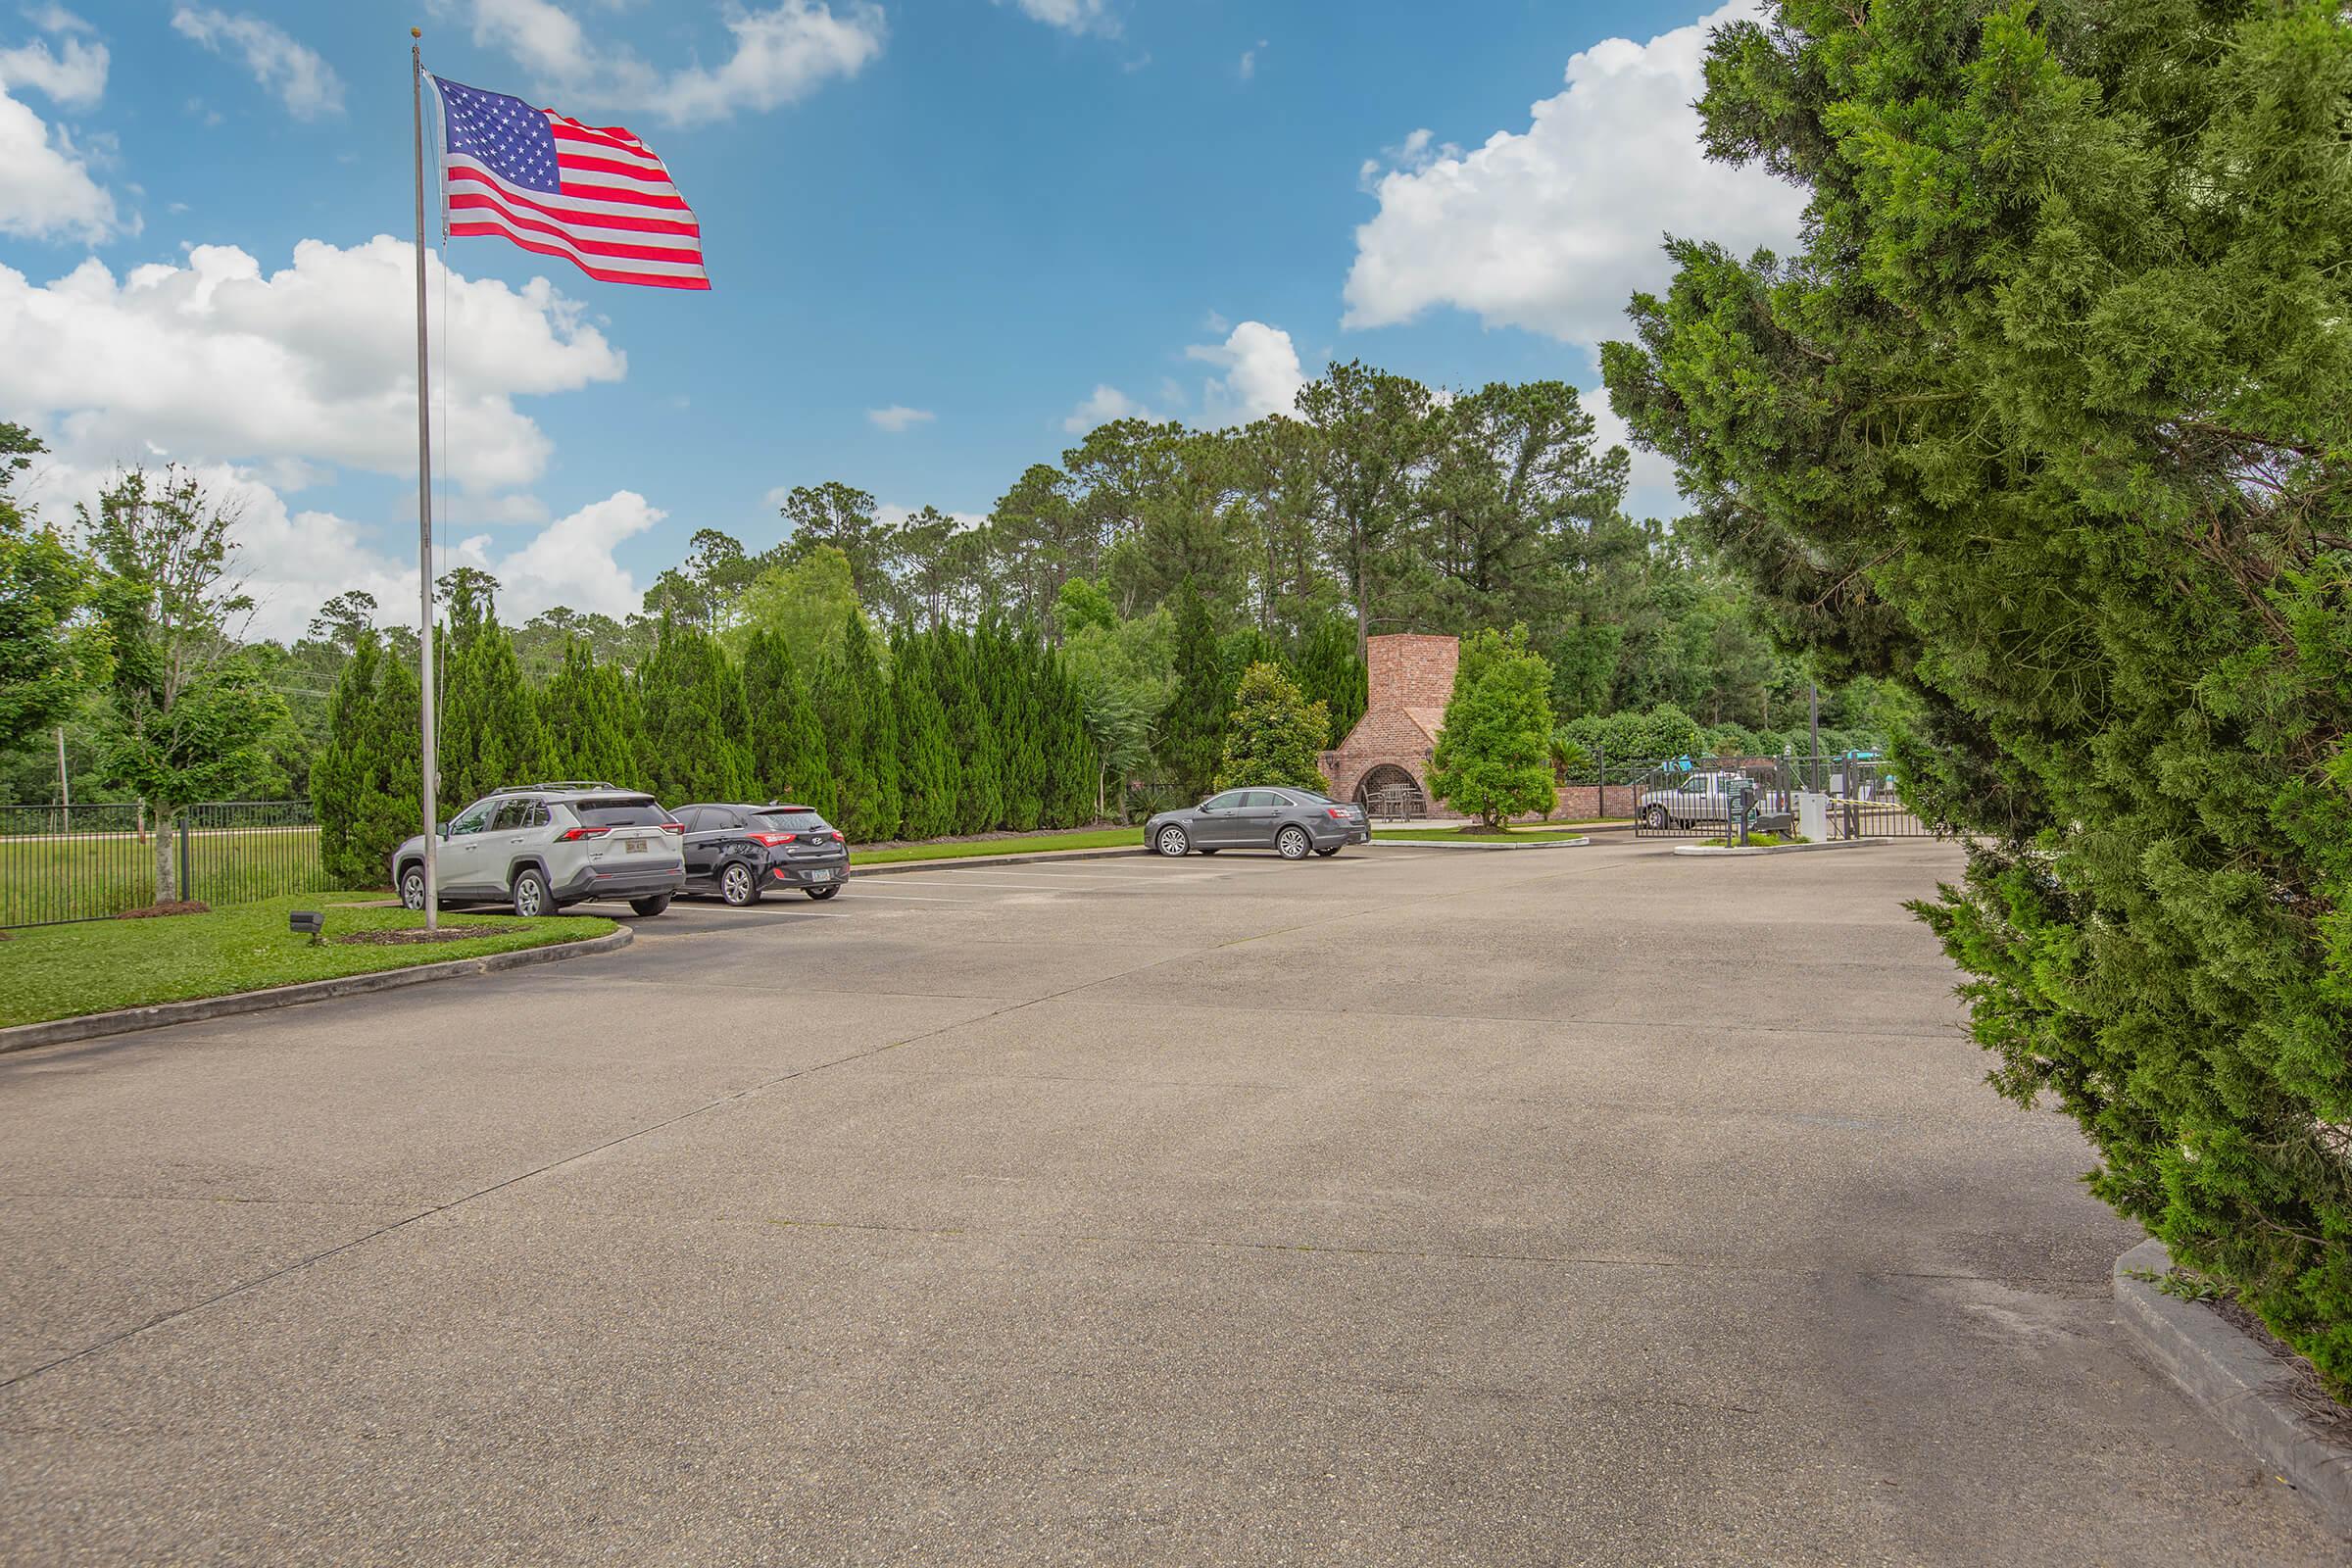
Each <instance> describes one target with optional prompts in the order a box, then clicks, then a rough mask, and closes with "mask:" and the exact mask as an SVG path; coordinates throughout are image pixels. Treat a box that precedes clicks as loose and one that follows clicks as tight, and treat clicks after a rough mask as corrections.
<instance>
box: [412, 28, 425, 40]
mask: <svg viewBox="0 0 2352 1568" xmlns="http://www.w3.org/2000/svg"><path fill="white" fill-rule="evenodd" d="M409 36H410V37H412V38H421V37H423V36H424V29H423V28H422V27H411V28H410V29H409Z"/></svg>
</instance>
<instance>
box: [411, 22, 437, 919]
mask: <svg viewBox="0 0 2352 1568" xmlns="http://www.w3.org/2000/svg"><path fill="white" fill-rule="evenodd" d="M409 36H410V38H412V39H417V38H421V37H423V36H424V34H423V33H422V32H421V31H420V30H419V29H417V28H416V27H411V28H410V29H409ZM409 94H410V107H411V109H412V111H413V113H414V123H415V128H416V132H417V690H418V692H419V693H421V694H422V696H423V702H422V704H421V705H420V708H419V711H420V713H421V715H422V717H421V724H422V729H423V741H424V749H423V752H422V754H421V755H422V758H423V763H424V765H423V766H422V767H421V768H420V769H418V771H419V773H420V774H421V775H422V778H423V792H422V793H423V796H424V928H425V929H426V930H427V931H431V930H434V929H436V928H437V927H438V926H439V925H440V921H441V874H440V869H439V867H438V865H437V863H436V862H437V861H438V859H439V856H438V853H437V852H438V851H439V849H440V846H441V827H440V823H439V821H438V820H437V819H436V814H435V811H434V806H433V801H434V797H435V796H437V795H439V794H440V793H441V791H440V780H439V778H438V777H437V776H436V767H435V764H436V762H437V761H438V759H436V758H435V757H434V755H433V421H432V417H431V415H430V413H428V412H427V411H429V410H430V409H431V407H432V403H431V399H430V398H429V397H428V396H427V391H426V380H425V377H426V374H427V370H426V368H425V359H424V341H425V339H424V53H423V48H422V46H421V45H420V44H417V43H414V42H412V43H411V44H410V45H409Z"/></svg>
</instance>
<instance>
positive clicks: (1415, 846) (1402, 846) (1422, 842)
mask: <svg viewBox="0 0 2352 1568" xmlns="http://www.w3.org/2000/svg"><path fill="white" fill-rule="evenodd" d="M1592 842H1593V841H1592V840H1591V839H1589V838H1585V837H1583V836H1581V835H1580V836H1578V837H1576V838H1572V839H1530V840H1529V841H1528V842H1527V843H1525V844H1474V843H1471V842H1469V841H1468V840H1463V839H1454V840H1446V839H1384V838H1382V837H1381V836H1380V835H1379V834H1378V833H1375V834H1373V835H1372V843H1371V844H1370V845H1368V846H1366V848H1377V847H1378V846H1380V845H1384V844H1385V845H1387V846H1388V847H1389V848H1391V849H1395V850H1580V849H1583V848H1584V847H1585V846H1586V845H1588V844H1590V843H1592Z"/></svg>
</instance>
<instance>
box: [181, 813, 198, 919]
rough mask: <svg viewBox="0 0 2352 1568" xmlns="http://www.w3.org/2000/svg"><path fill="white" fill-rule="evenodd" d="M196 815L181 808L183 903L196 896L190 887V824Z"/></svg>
mask: <svg viewBox="0 0 2352 1568" xmlns="http://www.w3.org/2000/svg"><path fill="white" fill-rule="evenodd" d="M194 815H195V813H194V812H192V811H190V810H189V809H187V808H186V807H184V806H183V807H181V808H180V809H179V897H180V899H181V901H182V902H183V903H184V902H185V901H187V900H189V899H192V898H194V897H195V896H196V894H195V890H194V889H192V888H190V887H189V886H188V824H189V822H190V821H192V820H193V819H194Z"/></svg>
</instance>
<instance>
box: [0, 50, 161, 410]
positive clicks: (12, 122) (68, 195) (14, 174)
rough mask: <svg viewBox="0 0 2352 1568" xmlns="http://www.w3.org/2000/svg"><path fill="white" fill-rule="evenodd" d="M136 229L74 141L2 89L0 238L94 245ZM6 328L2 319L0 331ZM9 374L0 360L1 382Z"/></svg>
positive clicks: (0, 91)
mask: <svg viewBox="0 0 2352 1568" xmlns="http://www.w3.org/2000/svg"><path fill="white" fill-rule="evenodd" d="M138 231H139V221H138V219H137V218H136V217H132V218H130V219H127V220H125V219H124V218H123V216H122V215H121V214H120V213H118V212H117V211H116V209H115V198H114V196H113V194H112V193H111V192H109V191H108V190H107V188H106V187H105V186H104V185H101V184H99V183H98V181H96V180H95V179H92V178H91V177H90V161H89V156H88V155H87V154H85V153H83V152H82V151H81V150H80V149H79V148H77V147H75V146H74V145H73V138H71V137H70V136H68V135H67V134H66V133H65V131H64V130H63V129H61V128H55V127H52V126H51V125H49V124H48V123H47V122H45V121H43V120H42V119H41V117H40V116H38V115H36V114H34V113H33V112H32V111H31V110H30V109H29V108H27V107H25V105H24V104H22V103H19V102H18V101H17V100H16V99H14V98H12V97H10V96H9V95H8V93H7V91H6V90H5V86H4V85H0V234H13V235H15V236H17V237H19V238H21V239H61V240H62V239H75V240H81V241H84V242H85V243H88V244H91V245H96V244H100V243H102V242H104V241H106V240H109V239H112V238H113V237H114V236H116V235H117V234H125V233H128V234H135V233H137V232H138ZM6 327H7V322H6V320H5V319H0V331H4V330H5V329H6ZM7 374H8V371H7V368H6V364H5V362H0V383H5V381H6V378H7Z"/></svg>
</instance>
